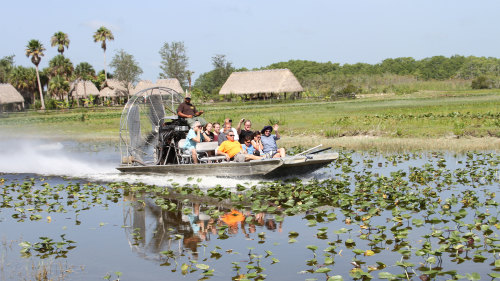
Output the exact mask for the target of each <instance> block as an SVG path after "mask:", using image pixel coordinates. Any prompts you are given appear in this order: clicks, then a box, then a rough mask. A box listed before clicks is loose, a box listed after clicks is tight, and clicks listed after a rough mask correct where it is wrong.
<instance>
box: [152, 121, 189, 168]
mask: <svg viewBox="0 0 500 281" xmlns="http://www.w3.org/2000/svg"><path fill="white" fill-rule="evenodd" d="M188 131H189V126H188V123H187V122H186V120H185V119H183V118H182V119H172V121H170V122H163V124H161V125H160V126H159V132H158V142H157V143H156V147H155V164H156V165H167V164H177V161H178V160H177V159H178V157H177V153H178V151H179V150H178V149H177V147H178V143H179V140H181V139H185V138H186V134H187V132H188Z"/></svg>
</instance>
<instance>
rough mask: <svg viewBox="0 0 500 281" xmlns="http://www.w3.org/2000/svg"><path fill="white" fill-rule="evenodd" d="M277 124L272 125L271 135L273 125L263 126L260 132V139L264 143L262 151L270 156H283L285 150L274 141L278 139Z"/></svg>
mask: <svg viewBox="0 0 500 281" xmlns="http://www.w3.org/2000/svg"><path fill="white" fill-rule="evenodd" d="M278 129H279V126H278V124H275V125H274V131H275V132H276V134H275V135H271V132H272V131H273V127H271V126H265V127H264V128H263V129H262V130H261V131H260V132H261V133H262V136H261V141H262V144H263V145H264V149H263V152H264V153H265V154H267V155H269V156H270V157H271V158H279V157H285V156H286V154H285V153H286V152H285V149H284V148H278V145H277V144H276V141H277V140H279V139H280V134H279V133H278Z"/></svg>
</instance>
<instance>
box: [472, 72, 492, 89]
mask: <svg viewBox="0 0 500 281" xmlns="http://www.w3.org/2000/svg"><path fill="white" fill-rule="evenodd" d="M471 87H472V89H491V88H493V81H492V80H491V79H489V78H488V77H486V76H484V75H481V76H478V77H476V78H475V79H474V80H472V84H471Z"/></svg>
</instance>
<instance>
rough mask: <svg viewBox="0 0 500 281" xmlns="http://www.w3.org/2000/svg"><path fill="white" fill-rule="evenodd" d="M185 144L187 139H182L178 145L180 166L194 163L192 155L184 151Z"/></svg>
mask: <svg viewBox="0 0 500 281" xmlns="http://www.w3.org/2000/svg"><path fill="white" fill-rule="evenodd" d="M185 143H186V139H181V140H179V143H178V144H177V156H178V158H177V161H178V163H179V164H190V163H193V158H192V157H191V153H189V151H187V150H184V149H183V147H184V144H185Z"/></svg>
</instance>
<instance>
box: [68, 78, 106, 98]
mask: <svg viewBox="0 0 500 281" xmlns="http://www.w3.org/2000/svg"><path fill="white" fill-rule="evenodd" d="M69 95H70V96H72V97H74V98H87V97H89V96H90V95H92V96H98V95H99V90H97V87H96V86H95V85H94V83H92V82H91V81H83V80H75V81H73V82H72V83H71V86H70V88H69Z"/></svg>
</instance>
